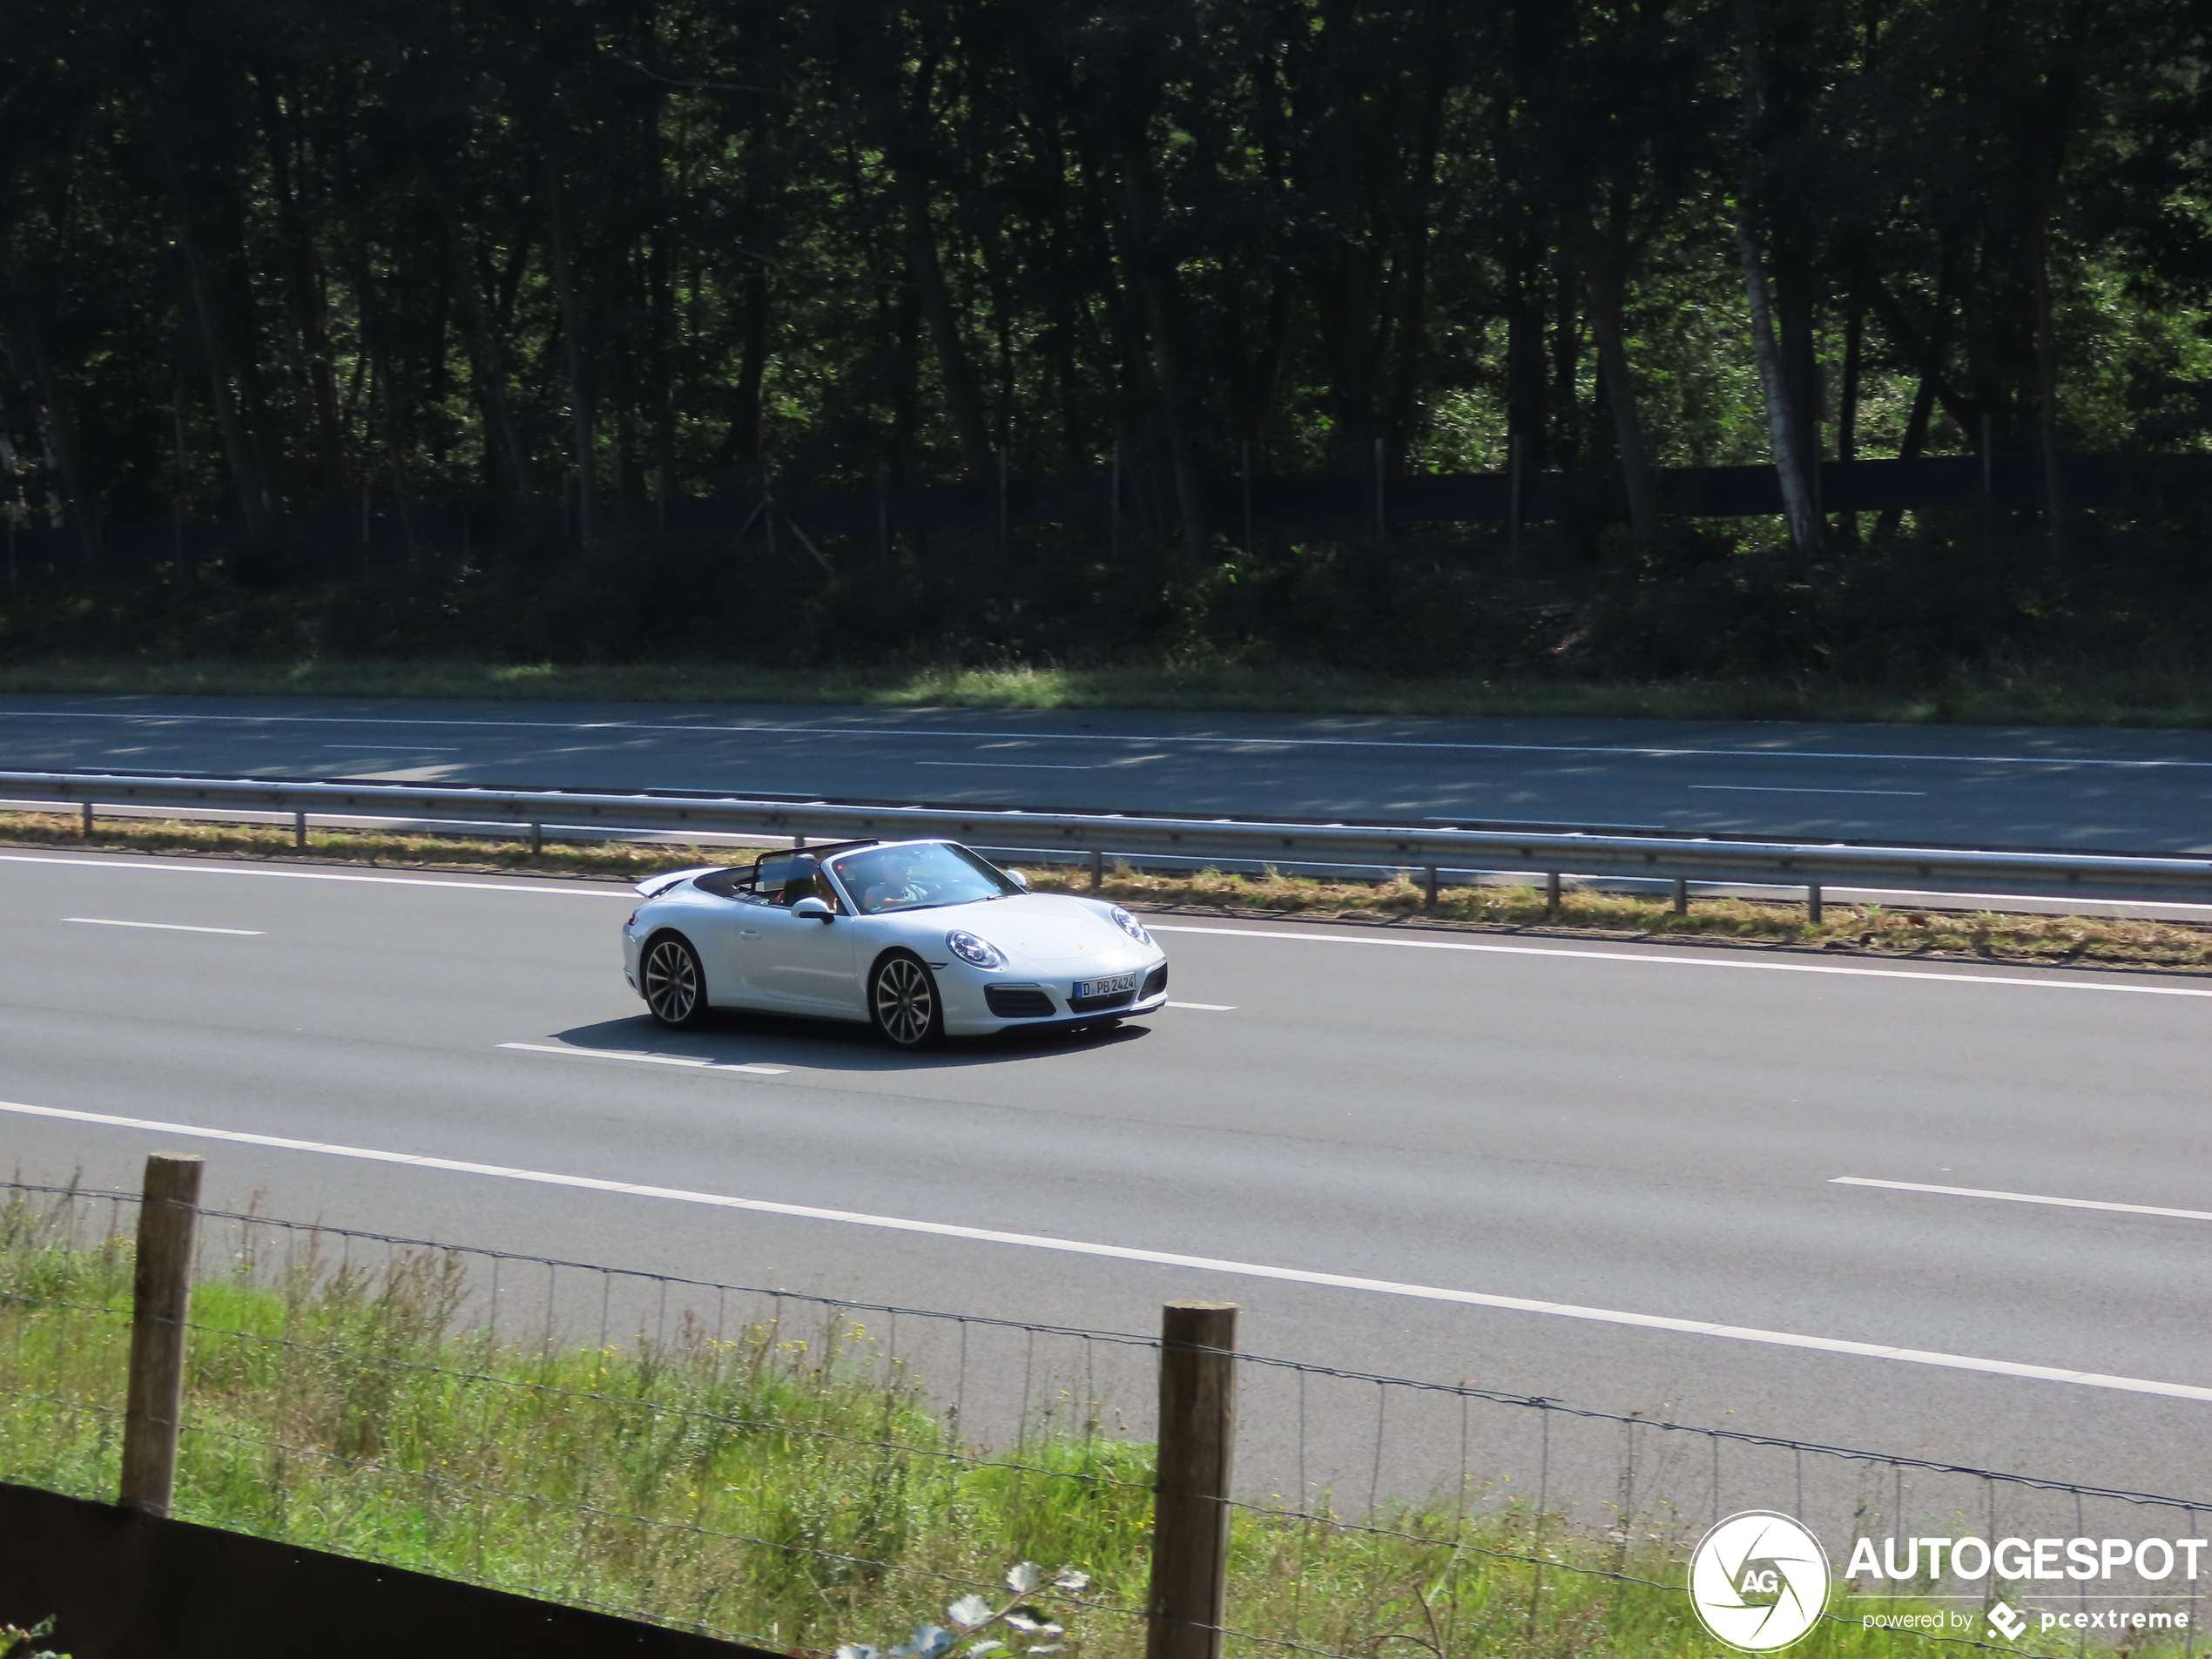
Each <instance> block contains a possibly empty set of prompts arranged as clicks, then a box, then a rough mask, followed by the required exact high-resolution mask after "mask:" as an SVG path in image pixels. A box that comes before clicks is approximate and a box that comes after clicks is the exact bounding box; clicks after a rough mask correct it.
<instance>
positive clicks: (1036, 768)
mask: <svg viewBox="0 0 2212 1659" xmlns="http://www.w3.org/2000/svg"><path fill="white" fill-rule="evenodd" d="M914 765H917V766H966V767H968V768H970V769H974V768H978V767H981V768H987V769H988V770H989V771H992V772H1089V771H1091V770H1092V768H1091V767H1089V766H1055V765H1045V764H1043V763H1042V762H1039V761H1035V760H917V761H915V762H914Z"/></svg>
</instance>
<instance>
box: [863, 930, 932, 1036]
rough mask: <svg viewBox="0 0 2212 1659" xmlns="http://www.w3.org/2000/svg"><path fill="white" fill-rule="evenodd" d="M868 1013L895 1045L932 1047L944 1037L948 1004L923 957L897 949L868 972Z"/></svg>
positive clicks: (880, 1033)
mask: <svg viewBox="0 0 2212 1659" xmlns="http://www.w3.org/2000/svg"><path fill="white" fill-rule="evenodd" d="M868 1017H869V1019H870V1020H871V1021H873V1023H874V1025H875V1028H876V1031H877V1033H878V1035H880V1036H881V1037H882V1038H883V1040H884V1041H885V1042H887V1043H889V1044H891V1046H892V1047H893V1048H894V1049H929V1048H934V1047H935V1046H936V1045H937V1044H938V1043H940V1042H942V1041H944V1036H945V1008H944V1004H943V1003H942V1002H941V1001H939V1000H938V996H937V981H935V980H934V978H932V977H931V975H930V972H929V969H928V968H927V967H926V966H924V965H923V963H922V960H921V958H920V957H919V956H915V955H913V954H909V953H907V952H906V951H903V950H901V951H894V952H893V953H892V954H890V955H888V956H886V957H885V958H884V959H883V960H882V961H880V962H878V963H877V964H876V965H875V972H874V973H873V974H870V975H869V976H868Z"/></svg>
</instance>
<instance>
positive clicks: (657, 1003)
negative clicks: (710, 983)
mask: <svg viewBox="0 0 2212 1659" xmlns="http://www.w3.org/2000/svg"><path fill="white" fill-rule="evenodd" d="M637 977H638V979H639V980H640V981H642V988H643V989H644V994H645V1007H646V1008H648V1009H649V1010H651V1014H652V1016H653V1018H655V1019H656V1020H658V1021H659V1022H661V1023H662V1024H663V1025H664V1026H668V1027H670V1028H672V1029H675V1030H679V1031H680V1030H685V1029H687V1028H690V1027H692V1026H696V1025H698V1024H699V1023H700V1022H703V1021H704V1020H705V1018H706V972H705V969H704V968H701V967H700V966H699V954H698V952H697V951H695V950H693V949H692V948H691V941H688V940H687V939H685V937H684V936H683V934H661V935H660V936H659V937H658V938H657V939H653V940H650V941H647V942H646V945H645V954H644V958H643V959H642V960H641V961H639V962H638V964H637Z"/></svg>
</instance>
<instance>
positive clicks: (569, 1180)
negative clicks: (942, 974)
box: [0, 1101, 2212, 1400]
mask: <svg viewBox="0 0 2212 1659" xmlns="http://www.w3.org/2000/svg"><path fill="white" fill-rule="evenodd" d="M0 1112H15V1113H18V1114H20V1115H22V1116H27V1117H46V1118H57V1119H60V1120H62V1121H64V1122H66V1123H92V1124H98V1125H99V1126H101V1127H103V1128H107V1129H129V1130H146V1131H148V1132H151V1133H152V1134H157V1135H184V1136H193V1137H195V1138H198V1139H202V1140H212V1141H229V1142H233V1143H239V1144H241V1145H246V1146H266V1147H273V1148H275V1149H276V1150H279V1151H286V1152H313V1153H317V1154H320V1156H322V1157H341V1158H361V1159H364V1160H366V1161H368V1162H369V1163H398V1164H405V1165H407V1166H408V1167H410V1168H414V1169H421V1170H445V1171H448V1172H449V1173H452V1174H456V1175H481V1176H489V1177H495V1178H497V1179H500V1180H505V1181H528V1182H532V1183H535V1184H539V1185H542V1186H552V1187H571V1188H579V1189H582V1190H585V1191H590V1192H613V1193H620V1194H623V1195H624V1196H626V1197H637V1198H661V1199H665V1200H669V1201H671V1202H674V1203H678V1204H708V1205H711V1206H713V1207H715V1208H717V1209H722V1210H744V1211H752V1212H754V1213H756V1214H759V1215H768V1216H790V1217H796V1218H798V1219H799V1220H804V1221H832V1222H839V1223H841V1224H845V1225H846V1226H854V1227H880V1228H882V1229H885V1230H887V1231H892V1232H903V1233H923V1234H927V1235H930V1236H933V1237H935V1238H959V1239H964V1240H968V1241H969V1242H972V1243H976V1244H1015V1245H1020V1246H1022V1247H1023V1248H1025V1249H1028V1250H1047V1251H1060V1252H1062V1253H1063V1254H1066V1255H1071V1256H1096V1257H1104V1258H1108V1259H1110V1260H1114V1261H1124V1262H1142V1263H1144V1264H1148V1265H1150V1266H1156V1267H1187V1268H1192V1269H1195V1270H1197V1271H1200V1272H1207V1273H1228V1274H1233V1275H1236V1276H1237V1277H1239V1278H1264V1279H1277V1280H1281V1281H1285V1282H1286V1283H1290V1284H1294V1285H1321V1286H1323V1287H1325V1288H1327V1289H1332V1290H1346V1291H1369V1292H1372V1293H1374V1294H1377V1295H1382V1296H1404V1297H1412V1298H1416V1299H1419V1300H1422V1301H1429V1302H1452V1303H1457V1304H1460V1305H1462V1306H1467V1307H1482V1308H1496V1309H1500V1310H1501V1311H1503V1312H1509V1313H1541V1314H1548V1315H1549V1316H1551V1317H1553V1318H1563V1319H1586V1320H1589V1321H1591V1322H1593V1323H1595V1324H1599V1325H1629V1326H1634V1327H1635V1328H1638V1329H1642V1330H1646V1331H1668V1332H1677V1333H1680V1334H1683V1335H1686V1336H1700V1337H1723V1338H1726V1339H1729V1340H1730V1341H1735V1342H1757V1343H1764V1344H1766V1345H1770V1346H1774V1347H1780V1348H1800V1349H1807V1350H1811V1351H1812V1352H1817V1353H1837V1354H1846V1355H1850V1356H1852V1357H1854V1358H1858V1359H1891V1360H1898V1361H1902V1362H1903V1363H1905V1364H1907V1365H1918V1366H1942V1367H1944V1368H1946V1369H1947V1370H1952V1371H1973V1372H1984V1373H1986V1374H1988V1375H1992V1376H1998V1377H2019V1378H2025V1379H2029V1380H2031V1381H2035V1382H2058V1383H2071V1384H2074V1385H2076V1386H2080V1387H2085V1388H2109V1389H2114V1390H2118V1391H2120V1392H2121V1393H2134V1394H2163V1395H2168V1396H2169V1397H2171V1398H2173V1399H2196V1400H2212V1388H2202V1387H2198V1386H2194V1385H2192V1384H2188V1383H2170V1382H2157V1381H2153V1380H2151V1379H2146V1378H2141V1377H2115V1376H2109V1375H2107V1374H2105V1373H2104V1372H2094V1371H2070V1370H2067V1369H2066V1368H2064V1367H2062V1366H2031V1365H2022V1364H2020V1362H2018V1361H2016V1360H2011V1359H1978V1358H1975V1357H1973V1356H1971V1355H1967V1354H1956V1353H1939V1352H1933V1351H1932V1350H1929V1349H1925V1348H1899V1347H1895V1346H1892V1345H1889V1344H1887V1343H1879V1342H1851V1341H1848V1340H1846V1339H1843V1338H1840V1337H1814V1336H1805V1335H1802V1334H1800V1333H1798V1332H1791V1331H1763V1330H1760V1329H1758V1328H1757V1327H1756V1326H1752V1325H1716V1324H1713V1323H1711V1322H1710V1321H1707V1320H1703V1319H1676V1318H1667V1317H1666V1316H1664V1315H1662V1314H1656V1313H1624V1312H1619V1311H1617V1310H1615V1309H1611V1308H1592V1307H1581V1306H1578V1305H1575V1304H1573V1303H1569V1302H1544V1301H1538V1300H1535V1299H1534V1298H1528V1297H1521V1296H1493V1295H1490V1294H1488V1293H1487V1292H1485V1291H1459V1290H1450V1289H1446V1288H1444V1287H1441V1286H1439V1285H1406V1284H1400V1283H1399V1282H1398V1281H1396V1280H1394V1279H1383V1278H1360V1277H1359V1276H1357V1275H1355V1274H1350V1273H1317V1272H1310V1271H1306V1270H1305V1269H1303V1268H1297V1267H1271V1266H1266V1265H1264V1264H1260V1263H1257V1262H1236V1261H1224V1260H1221V1259H1219V1258H1215V1257H1211V1256H1185V1255H1182V1254H1179V1253H1177V1252H1175V1251H1164V1250H1138V1249H1136V1248H1134V1247H1133V1246H1130V1245H1127V1244H1091V1243H1088V1242H1086V1241H1084V1240H1082V1239H1076V1238H1049V1237H1045V1236H1042V1235H1039V1234H1036V1233H1015V1232H1001V1231H997V1230H995V1229H993V1228H988V1227H963V1226H959V1225H956V1224H953V1223H951V1222H943V1221H915V1220H911V1219H909V1218H907V1217H900V1216H873V1215H868V1214H866V1213H864V1212H862V1211H853V1210H824V1209H820V1208H818V1207H817V1206H815V1205H813V1204H779V1203H776V1202H774V1201H772V1200H771V1199H766V1198H736V1197H728V1196H726V1195H725V1194H722V1193H717V1192H692V1191H689V1190H685V1189H684V1188H682V1187H656V1186H647V1185H644V1184H642V1183H638V1182H634V1181H609V1180H604V1179H602V1178H599V1177H594V1176H583V1175H558V1174H554V1173H551V1172H550V1171H547V1170H518V1169H514V1168H510V1167H509V1166H508V1165H506V1164H502V1163H472V1162H469V1160H467V1159H462V1158H441V1157H428V1156H426V1155H424V1154H421V1153H418V1152H385V1151H378V1150H373V1149H371V1148H368V1147H361V1146H341V1145H337V1144H334V1143H330V1142H326V1141H301V1140H293V1139H292V1138H291V1137H289V1136H280V1135H252V1134H248V1133H246V1132H245V1131H244V1130H227V1129H209V1128H206V1127H205V1126H204V1125H200V1124H194V1123H163V1122H161V1121H159V1120H158V1119H154V1118H146V1117H121V1116H115V1115H113V1114H111V1113H107V1112H81V1111H72V1110H68V1109H64V1108H62V1107H58V1106H30V1105H25V1104H24V1103H21V1102H19V1101H0Z"/></svg>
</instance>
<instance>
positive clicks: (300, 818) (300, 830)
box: [292, 813, 307, 846]
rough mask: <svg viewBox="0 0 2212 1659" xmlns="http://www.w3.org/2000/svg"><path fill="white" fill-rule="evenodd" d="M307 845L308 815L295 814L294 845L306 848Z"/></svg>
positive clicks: (293, 827)
mask: <svg viewBox="0 0 2212 1659" xmlns="http://www.w3.org/2000/svg"><path fill="white" fill-rule="evenodd" d="M292 845H293V846H307V813H293V814H292Z"/></svg>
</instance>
